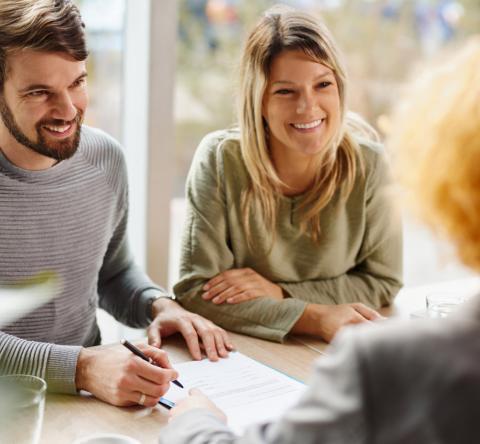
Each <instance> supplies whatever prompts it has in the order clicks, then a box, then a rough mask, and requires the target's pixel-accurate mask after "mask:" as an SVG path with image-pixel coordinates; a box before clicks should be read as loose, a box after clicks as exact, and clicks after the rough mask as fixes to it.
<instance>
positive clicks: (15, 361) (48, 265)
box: [0, 126, 158, 393]
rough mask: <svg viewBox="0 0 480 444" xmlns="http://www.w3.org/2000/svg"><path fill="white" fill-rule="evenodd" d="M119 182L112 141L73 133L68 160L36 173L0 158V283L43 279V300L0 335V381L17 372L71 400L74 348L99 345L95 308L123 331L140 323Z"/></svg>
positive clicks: (138, 281) (143, 321)
mask: <svg viewBox="0 0 480 444" xmlns="http://www.w3.org/2000/svg"><path fill="white" fill-rule="evenodd" d="M127 199H128V190H127V175H126V167H125V162H124V158H123V155H122V152H121V149H120V147H119V145H118V143H117V142H116V141H115V140H113V139H112V138H110V137H109V136H107V135H106V134H105V133H103V132H101V131H99V130H96V129H92V128H88V127H85V126H84V127H83V129H82V136H81V142H80V146H79V148H78V151H77V153H76V154H75V155H74V156H73V157H72V158H71V159H68V160H65V161H63V162H60V163H58V164H56V165H55V166H53V167H52V168H49V169H48V170H43V171H27V170H23V169H20V168H17V167H16V166H14V165H12V164H11V163H10V162H9V161H8V160H7V159H6V158H5V157H4V156H3V155H2V153H1V151H0V285H9V284H13V283H15V282H17V281H19V280H24V279H26V278H29V277H31V276H33V275H35V274H37V273H39V272H42V271H53V272H55V273H56V274H57V276H58V277H59V278H60V280H61V288H60V289H59V291H58V292H57V294H56V295H55V298H54V299H53V301H51V302H49V303H47V304H45V305H44V306H42V307H40V308H38V309H37V310H35V311H34V312H33V313H30V314H29V315H27V316H25V317H24V318H23V319H20V320H18V321H16V322H14V323H12V324H11V325H8V326H6V327H3V329H2V330H3V331H2V332H0V373H4V374H5V373H27V374H33V375H37V376H40V377H43V378H45V379H46V380H47V383H48V386H49V390H50V391H57V392H65V393H75V392H76V389H75V369H76V363H77V358H78V354H79V352H80V346H90V345H94V344H96V343H98V342H99V331H98V327H97V323H96V316H95V311H96V308H97V306H100V307H102V308H104V309H105V310H107V311H108V312H109V313H111V314H112V315H113V316H115V318H116V319H117V320H119V321H121V322H123V323H125V324H127V325H129V326H132V327H143V326H146V325H147V324H148V316H147V313H146V306H147V305H146V303H147V299H148V295H147V293H148V291H146V290H148V289H152V288H158V287H156V286H155V285H153V284H152V282H151V281H150V280H149V279H148V277H147V276H146V275H145V274H144V273H142V272H141V271H140V270H139V269H138V268H137V267H136V265H135V264H134V262H133V259H132V256H131V254H130V252H129V249H128V244H127V235H126V227H127V212H128V211H127V210H128V203H127Z"/></svg>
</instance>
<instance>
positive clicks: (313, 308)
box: [292, 303, 384, 342]
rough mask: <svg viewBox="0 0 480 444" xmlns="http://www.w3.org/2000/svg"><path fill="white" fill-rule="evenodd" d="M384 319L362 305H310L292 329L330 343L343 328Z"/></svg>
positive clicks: (293, 331) (294, 331)
mask: <svg viewBox="0 0 480 444" xmlns="http://www.w3.org/2000/svg"><path fill="white" fill-rule="evenodd" d="M382 319H384V317H383V316H382V315H381V314H380V313H378V312H376V311H375V310H373V309H371V308H369V307H367V306H366V305H364V304H361V303H353V304H340V305H320V304H308V305H307V307H306V308H305V311H304V312H303V314H302V316H300V319H299V320H298V321H297V323H296V324H295V325H294V326H293V328H292V333H301V334H308V335H312V336H319V337H321V338H322V339H324V340H325V341H327V342H330V341H331V340H332V339H333V337H334V336H335V334H336V333H337V332H338V330H340V329H341V328H342V327H344V326H345V325H348V324H359V323H362V322H371V321H378V320H382Z"/></svg>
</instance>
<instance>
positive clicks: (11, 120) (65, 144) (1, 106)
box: [0, 96, 83, 161]
mask: <svg viewBox="0 0 480 444" xmlns="http://www.w3.org/2000/svg"><path fill="white" fill-rule="evenodd" d="M0 115H1V117H2V120H3V123H4V124H5V126H6V127H7V129H8V131H10V134H11V135H12V136H13V137H14V138H15V140H16V141H17V142H18V143H21V144H22V145H24V146H26V147H27V148H30V149H31V150H33V151H35V152H36V153H39V154H42V155H43V156H47V157H50V158H52V159H55V160H57V161H61V160H65V159H69V158H70V157H72V156H73V155H74V154H75V152H76V151H77V148H78V145H79V143H80V132H81V124H82V121H83V112H82V111H80V110H79V109H77V115H76V116H75V118H74V119H73V120H70V121H66V120H60V119H51V120H42V121H40V122H37V123H36V124H35V130H36V132H37V141H36V142H34V141H32V140H30V139H29V138H28V137H27V136H26V135H25V133H24V132H23V131H22V130H21V129H20V128H19V127H18V125H17V123H16V122H15V117H14V116H13V114H12V111H11V110H10V108H9V106H8V105H7V103H6V101H5V98H4V97H2V96H0ZM45 125H49V126H64V125H76V126H77V128H76V130H75V134H73V135H72V136H70V137H68V138H67V139H65V140H59V141H58V142H50V143H48V142H47V141H46V140H45V138H44V137H43V135H42V131H41V128H42V126H45Z"/></svg>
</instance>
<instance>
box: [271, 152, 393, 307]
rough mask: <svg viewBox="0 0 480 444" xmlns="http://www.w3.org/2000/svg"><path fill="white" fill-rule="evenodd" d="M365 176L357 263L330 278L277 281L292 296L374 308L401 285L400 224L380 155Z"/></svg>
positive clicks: (383, 304) (310, 300)
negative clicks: (353, 303)
mask: <svg viewBox="0 0 480 444" xmlns="http://www.w3.org/2000/svg"><path fill="white" fill-rule="evenodd" d="M375 158H376V161H375V163H374V164H373V166H372V167H371V173H370V174H369V176H368V177H367V188H366V195H365V206H366V224H365V234H364V238H363V242H362V245H361V248H360V251H359V253H358V255H357V261H356V262H357V265H356V266H355V267H354V268H352V269H350V270H349V271H348V272H347V273H345V274H343V275H341V276H336V277H334V278H329V279H321V280H310V281H304V282H278V284H279V285H280V286H281V287H282V288H283V289H284V290H285V291H286V292H287V293H288V294H289V295H290V296H292V297H294V298H298V299H301V300H303V301H306V302H309V303H319V304H322V303H323V304H331V303H332V302H333V303H335V304H344V303H352V302H362V303H366V304H369V305H370V306H372V307H374V308H380V307H382V306H385V305H389V304H390V303H391V302H392V301H393V298H394V297H395V295H396V294H397V292H398V291H399V289H400V288H401V286H402V227H401V222H400V218H399V216H398V214H397V211H396V210H395V208H394V206H393V204H392V197H391V196H389V191H390V190H389V184H390V181H389V175H388V166H387V164H386V162H385V160H384V158H383V156H381V155H379V154H377V155H376V156H375Z"/></svg>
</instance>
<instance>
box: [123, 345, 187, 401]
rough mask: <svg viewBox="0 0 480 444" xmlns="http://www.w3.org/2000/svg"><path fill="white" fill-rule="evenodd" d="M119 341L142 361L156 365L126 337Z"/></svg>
mask: <svg viewBox="0 0 480 444" xmlns="http://www.w3.org/2000/svg"><path fill="white" fill-rule="evenodd" d="M120 342H121V344H122V345H123V346H124V347H127V348H128V349H129V350H130V351H131V352H132V353H133V354H134V355H136V356H138V357H139V358H141V359H143V360H144V361H147V362H149V363H150V364H153V365H157V363H156V362H154V360H153V359H152V358H149V357H148V356H147V355H145V354H144V353H143V352H142V351H141V350H140V349H138V348H137V347H135V346H134V345H133V344H132V343H131V342H129V341H127V340H126V339H122V340H121V341H120ZM172 382H173V383H174V384H175V385H177V386H178V387H180V388H183V385H182V384H181V383H180V382H179V381H177V380H176V379H174V380H173V381H172ZM139 404H142V403H139Z"/></svg>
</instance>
